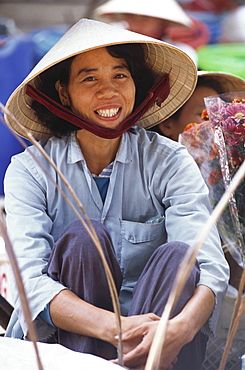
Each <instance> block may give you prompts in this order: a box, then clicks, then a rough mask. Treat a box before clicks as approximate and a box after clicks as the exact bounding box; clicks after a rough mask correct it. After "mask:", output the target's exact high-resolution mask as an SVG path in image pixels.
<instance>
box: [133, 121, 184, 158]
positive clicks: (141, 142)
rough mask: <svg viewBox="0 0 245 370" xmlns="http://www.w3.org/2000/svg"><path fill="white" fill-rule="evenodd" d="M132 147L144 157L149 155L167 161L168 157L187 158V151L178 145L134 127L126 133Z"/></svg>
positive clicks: (156, 134)
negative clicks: (142, 153)
mask: <svg viewBox="0 0 245 370" xmlns="http://www.w3.org/2000/svg"><path fill="white" fill-rule="evenodd" d="M128 136H129V140H130V141H131V143H132V144H133V145H132V147H133V148H134V147H135V148H137V150H139V151H140V152H144V155H150V156H151V157H156V158H158V159H160V158H162V159H167V158H169V157H170V156H179V155H180V156H188V157H190V155H189V153H188V151H187V149H186V148H185V147H184V146H183V145H181V144H180V143H178V142H176V141H173V140H170V139H168V138H166V137H165V136H162V135H159V134H158V133H156V132H154V131H148V130H145V129H143V128H141V127H138V126H134V127H132V128H131V129H130V130H129V131H128Z"/></svg>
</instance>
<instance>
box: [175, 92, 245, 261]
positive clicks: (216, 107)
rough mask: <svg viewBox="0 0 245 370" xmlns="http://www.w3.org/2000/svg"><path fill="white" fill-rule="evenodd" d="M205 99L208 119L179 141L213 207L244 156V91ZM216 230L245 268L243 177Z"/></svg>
mask: <svg viewBox="0 0 245 370" xmlns="http://www.w3.org/2000/svg"><path fill="white" fill-rule="evenodd" d="M243 98H244V99H243ZM204 100H205V105H206V110H207V115H206V118H208V119H209V121H206V122H203V123H201V124H190V125H188V127H186V130H185V131H184V132H183V133H182V134H181V137H180V142H181V143H182V144H183V145H185V146H186V147H187V149H188V151H189V153H190V154H191V155H192V156H193V158H194V159H195V161H196V163H197V164H198V166H199V168H200V171H201V173H202V176H203V178H204V180H205V182H206V184H207V186H208V188H209V192H210V200H211V205H212V207H215V206H216V204H217V203H218V202H219V200H220V198H221V196H222V195H223V193H224V191H225V189H226V188H227V187H228V186H229V184H230V182H231V180H232V178H233V177H234V175H235V173H236V171H237V170H238V168H239V167H240V165H241V164H242V162H243V160H244V158H245V93H244V92H243V93H241V92H239V93H228V94H222V95H215V96H210V97H208V98H205V99H204ZM218 229H219V233H220V237H221V239H222V243H223V247H224V249H226V248H227V249H228V250H229V252H230V254H231V255H232V256H233V258H234V259H235V261H236V262H237V263H238V264H239V265H240V266H241V267H244V261H245V180H243V181H242V183H241V184H240V185H239V187H238V188H237V190H236V192H235V194H234V195H233V196H232V197H231V199H230V201H229V206H228V207H227V208H226V209H225V211H224V212H223V215H222V216H221V218H220V220H219V222H218Z"/></svg>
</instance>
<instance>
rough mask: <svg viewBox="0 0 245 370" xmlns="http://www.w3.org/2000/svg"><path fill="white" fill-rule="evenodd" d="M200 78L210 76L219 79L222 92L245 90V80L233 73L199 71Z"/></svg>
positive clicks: (215, 79)
mask: <svg viewBox="0 0 245 370" xmlns="http://www.w3.org/2000/svg"><path fill="white" fill-rule="evenodd" d="M197 75H198V79H199V78H202V77H204V78H205V77H208V78H211V79H213V80H214V81H217V82H218V83H219V85H220V86H221V89H222V93H228V92H236V91H245V80H244V79H243V78H240V77H238V76H235V75H233V74H231V73H225V72H212V71H198V72H197Z"/></svg>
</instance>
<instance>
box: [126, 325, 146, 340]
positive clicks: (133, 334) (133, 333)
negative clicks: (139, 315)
mask: <svg viewBox="0 0 245 370" xmlns="http://www.w3.org/2000/svg"><path fill="white" fill-rule="evenodd" d="M144 332H145V327H144V326H143V325H140V326H138V327H137V328H134V329H131V330H128V331H125V332H124V333H123V335H122V340H123V341H124V340H125V341H126V340H130V339H134V338H138V337H142V336H143V335H144Z"/></svg>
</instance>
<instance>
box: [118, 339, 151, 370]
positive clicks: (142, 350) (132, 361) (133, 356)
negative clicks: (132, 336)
mask: <svg viewBox="0 0 245 370" xmlns="http://www.w3.org/2000/svg"><path fill="white" fill-rule="evenodd" d="M148 353H149V348H148V347H147V348H146V347H145V346H144V345H142V342H141V344H139V345H138V346H136V347H135V348H134V349H133V350H132V351H130V352H128V353H127V354H126V355H124V356H123V360H124V364H125V366H128V367H137V366H141V365H143V364H145V362H146V359H147V356H148Z"/></svg>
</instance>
